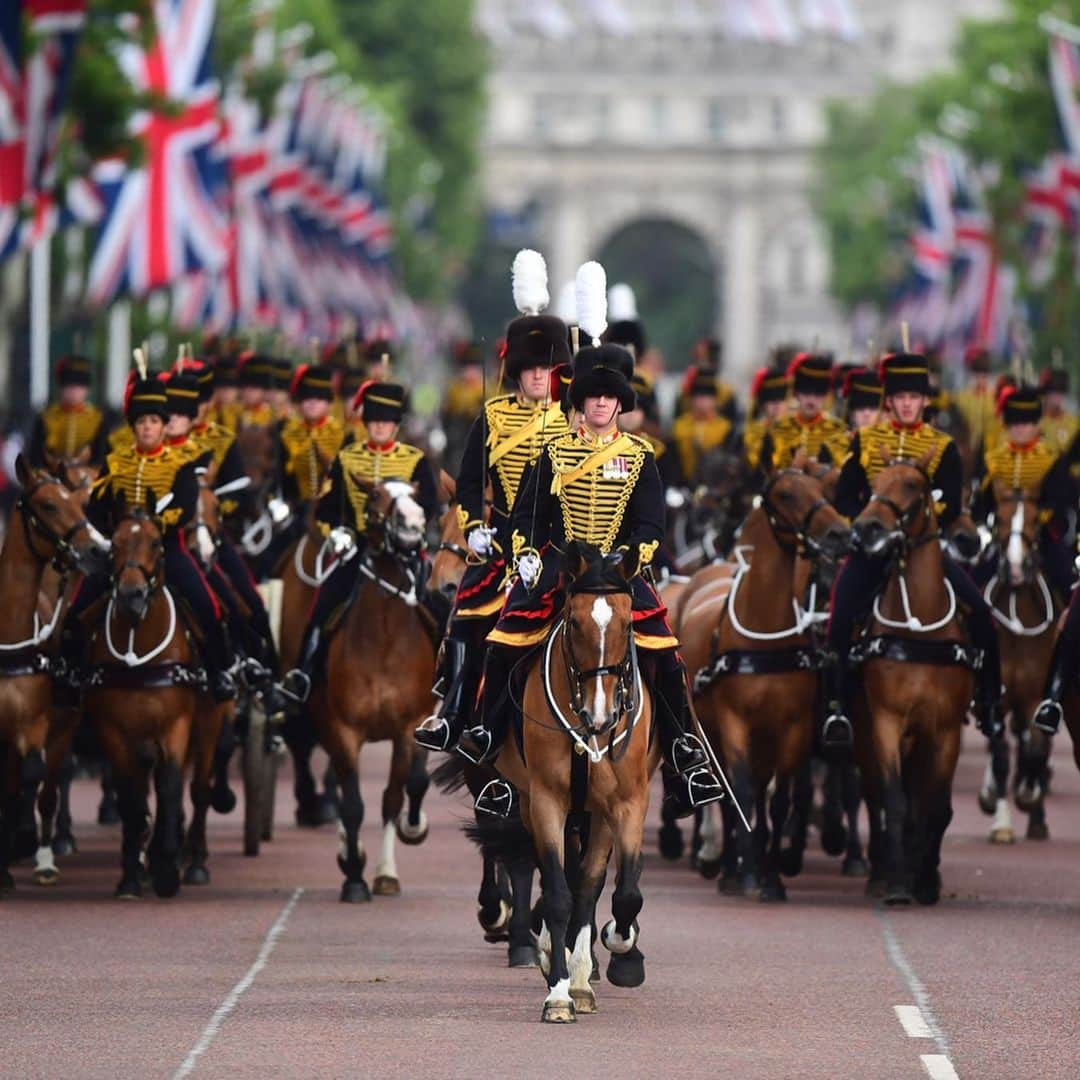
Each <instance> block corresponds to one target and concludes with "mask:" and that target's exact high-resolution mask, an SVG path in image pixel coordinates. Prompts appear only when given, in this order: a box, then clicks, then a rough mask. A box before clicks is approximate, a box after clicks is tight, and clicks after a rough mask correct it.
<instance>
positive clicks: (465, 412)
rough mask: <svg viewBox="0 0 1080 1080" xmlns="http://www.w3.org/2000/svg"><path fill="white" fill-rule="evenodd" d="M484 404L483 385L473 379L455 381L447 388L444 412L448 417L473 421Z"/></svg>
mask: <svg viewBox="0 0 1080 1080" xmlns="http://www.w3.org/2000/svg"><path fill="white" fill-rule="evenodd" d="M483 403H484V386H483V383H480V382H477V381H475V380H472V379H454V380H453V382H451V383H450V385H449V386H448V387H447V388H446V400H445V401H444V402H443V411H444V412H445V413H446V415H447V416H452V417H458V418H462V419H467V420H471V419H472V418H473V417H474V416H477V415H478V414H479V412H480V407H481V406H482V405H483Z"/></svg>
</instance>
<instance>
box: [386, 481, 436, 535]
mask: <svg viewBox="0 0 1080 1080" xmlns="http://www.w3.org/2000/svg"><path fill="white" fill-rule="evenodd" d="M383 486H384V487H385V488H386V492H387V494H388V495H389V496H390V499H391V501H392V503H393V507H394V510H395V511H396V512H397V515H398V520H399V521H400V526H399V533H400V535H399V537H398V539H399V540H401V541H409V542H413V543H419V542H420V540H421V539H423V536H424V529H425V528H426V527H427V519H426V518H425V516H424V509H423V507H422V506H421V505H420V504H419V503H418V502H417V501H416V499H415V498H414V497H413V489H412V485H411V484H407V483H405V481H404V480H388V481H387V482H386V483H385V484H384V485H383Z"/></svg>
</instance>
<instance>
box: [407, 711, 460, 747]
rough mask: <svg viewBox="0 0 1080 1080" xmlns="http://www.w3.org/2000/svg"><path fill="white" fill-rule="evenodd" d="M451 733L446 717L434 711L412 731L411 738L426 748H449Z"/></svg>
mask: <svg viewBox="0 0 1080 1080" xmlns="http://www.w3.org/2000/svg"><path fill="white" fill-rule="evenodd" d="M451 734H452V733H451V731H450V724H449V722H448V721H447V719H446V717H445V716H440V715H439V714H438V713H435V714H434V715H432V716H429V717H428V718H427V719H426V720H424V722H423V723H422V724H420V726H419V727H418V728H417V729H416V730H415V731H414V732H413V739H414V740H415V741H416V743H417V745H418V746H422V747H424V748H425V749H426V750H449V749H450V737H451Z"/></svg>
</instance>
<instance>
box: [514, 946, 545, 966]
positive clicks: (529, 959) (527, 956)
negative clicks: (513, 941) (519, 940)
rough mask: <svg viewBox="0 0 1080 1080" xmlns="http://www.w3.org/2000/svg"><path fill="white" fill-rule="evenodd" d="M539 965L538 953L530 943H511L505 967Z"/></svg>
mask: <svg viewBox="0 0 1080 1080" xmlns="http://www.w3.org/2000/svg"><path fill="white" fill-rule="evenodd" d="M539 966H540V954H539V953H538V952H537V951H536V949H535V948H534V947H533V946H532V945H511V946H510V949H509V950H508V962H507V967H512V968H534V967H539Z"/></svg>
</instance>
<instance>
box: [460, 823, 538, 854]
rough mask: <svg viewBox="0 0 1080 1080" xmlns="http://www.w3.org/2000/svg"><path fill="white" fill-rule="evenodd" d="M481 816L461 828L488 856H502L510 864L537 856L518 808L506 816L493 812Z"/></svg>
mask: <svg viewBox="0 0 1080 1080" xmlns="http://www.w3.org/2000/svg"><path fill="white" fill-rule="evenodd" d="M481 817H482V820H480V819H479V818H478V819H477V820H476V821H470V822H466V823H465V824H464V825H462V827H461V828H462V831H463V832H464V833H465V835H466V836H467V837H468V838H469V839H470V840H471V841H472V842H473V843H474V844H475V845H476V846H477V847H478V848H479V849H480V850H481V852H483V854H484V856H485V857H486V858H489V859H499V860H500V861H501V862H502V863H504V864H505V865H507V866H509V865H510V864H511V863H515V862H517V861H518V860H521V859H528V860H533V859H535V857H536V849H535V848H534V846H533V840H532V837H531V836H530V835H529V833H528V832H527V831H526V829H525V826H524V824H523V823H522V821H521V815H520V814H519V813H518V812H517V810H515V811H514V812H513V813H512V814H511V815H510V817H505V818H503V817H495V816H493V815H491V814H483V815H481Z"/></svg>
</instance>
